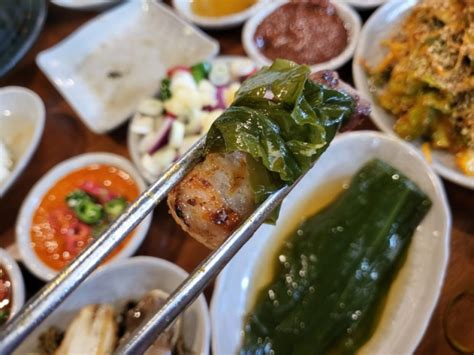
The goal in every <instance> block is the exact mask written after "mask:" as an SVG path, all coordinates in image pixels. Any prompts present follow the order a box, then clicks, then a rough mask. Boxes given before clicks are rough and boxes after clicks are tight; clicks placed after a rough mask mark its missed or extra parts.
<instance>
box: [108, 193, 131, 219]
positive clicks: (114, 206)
mask: <svg viewBox="0 0 474 355" xmlns="http://www.w3.org/2000/svg"><path fill="white" fill-rule="evenodd" d="M126 208H127V201H126V200H125V199H124V198H123V197H117V198H114V199H112V200H110V201H109V202H107V203H106V204H105V205H104V210H105V213H106V214H107V217H108V218H109V219H110V220H114V219H116V218H117V217H118V216H120V215H121V214H122V213H123V211H125V209H126Z"/></svg>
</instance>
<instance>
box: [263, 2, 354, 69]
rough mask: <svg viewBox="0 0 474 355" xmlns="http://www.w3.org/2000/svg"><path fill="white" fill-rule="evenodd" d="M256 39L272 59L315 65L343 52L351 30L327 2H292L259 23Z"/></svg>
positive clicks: (264, 52) (266, 54)
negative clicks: (348, 31) (348, 29)
mask: <svg viewBox="0 0 474 355" xmlns="http://www.w3.org/2000/svg"><path fill="white" fill-rule="evenodd" d="M254 41H255V43H256V45H257V47H258V48H260V50H261V51H262V53H263V54H264V55H265V56H266V57H267V58H269V59H271V60H275V59H277V58H283V59H289V60H292V61H294V62H296V63H299V64H308V65H312V64H318V63H322V62H326V61H328V60H330V59H332V58H334V57H336V56H338V55H339V54H341V53H342V51H343V50H344V49H345V48H346V47H347V43H348V33H347V30H346V28H345V26H344V22H343V21H342V19H341V18H340V17H339V16H338V15H337V12H336V10H335V8H334V7H333V6H332V5H331V4H329V2H328V1H325V0H320V1H307V2H290V3H287V4H285V5H282V6H280V7H279V8H277V9H276V10H275V11H273V12H272V13H271V14H270V15H268V16H267V17H266V18H265V19H264V20H263V21H262V23H260V25H259V26H258V27H257V30H256V32H255V37H254Z"/></svg>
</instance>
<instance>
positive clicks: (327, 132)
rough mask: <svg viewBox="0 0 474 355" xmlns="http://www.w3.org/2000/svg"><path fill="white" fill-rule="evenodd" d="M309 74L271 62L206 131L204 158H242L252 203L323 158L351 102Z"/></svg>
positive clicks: (286, 63)
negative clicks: (247, 162) (247, 163)
mask: <svg viewBox="0 0 474 355" xmlns="http://www.w3.org/2000/svg"><path fill="white" fill-rule="evenodd" d="M309 75H310V69H309V67H307V66H305V65H297V64H295V63H293V62H290V61H287V60H281V59H278V60H276V61H275V62H274V63H273V64H272V65H271V66H270V67H264V68H263V69H261V70H260V71H258V72H257V73H256V74H254V75H253V76H251V77H250V78H248V79H247V80H246V81H244V82H243V83H242V86H241V87H240V89H239V90H238V92H237V94H236V98H235V100H234V102H233V104H232V106H231V107H230V108H228V109H227V110H226V111H225V112H224V113H223V114H222V115H221V116H220V117H219V118H218V119H217V120H216V121H214V123H213V125H212V126H211V128H210V130H209V132H208V134H207V140H206V154H207V153H209V152H226V153H230V152H235V151H242V152H246V153H248V155H249V156H250V157H251V158H252V162H251V164H250V167H251V169H250V170H251V181H252V185H253V186H252V188H253V190H254V191H255V197H256V203H257V204H259V203H261V202H262V201H263V200H265V198H266V197H267V196H268V195H270V194H271V193H273V192H274V191H276V190H277V189H278V188H280V187H281V186H283V185H285V184H292V183H293V182H295V181H296V180H297V179H298V178H299V177H300V176H301V175H302V174H303V173H304V172H305V171H306V170H308V169H309V167H310V166H311V164H312V163H313V162H314V161H315V160H316V159H317V158H318V157H319V156H320V155H321V154H322V153H323V152H324V150H325V149H326V148H327V147H328V146H329V143H330V142H331V140H332V139H333V138H334V136H335V134H336V132H337V130H338V129H339V127H340V126H341V124H342V123H343V122H344V121H345V120H347V119H348V118H349V117H350V116H351V114H352V112H353V110H354V108H355V102H354V100H353V99H352V97H350V96H349V95H347V94H345V93H341V92H339V91H336V90H332V89H328V88H326V87H324V86H322V85H318V84H316V83H315V82H313V81H312V80H310V79H309Z"/></svg>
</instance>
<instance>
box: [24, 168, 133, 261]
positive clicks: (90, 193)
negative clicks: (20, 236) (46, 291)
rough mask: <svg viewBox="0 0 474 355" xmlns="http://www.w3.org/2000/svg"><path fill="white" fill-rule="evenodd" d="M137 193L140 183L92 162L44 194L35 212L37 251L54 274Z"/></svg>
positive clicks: (32, 232)
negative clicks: (54, 271)
mask: <svg viewBox="0 0 474 355" xmlns="http://www.w3.org/2000/svg"><path fill="white" fill-rule="evenodd" d="M138 195H139V187H138V185H137V183H136V182H135V181H134V180H133V179H132V178H131V176H130V175H129V174H128V173H127V172H125V171H123V170H121V169H119V168H117V167H115V166H111V165H105V164H93V165H89V166H86V167H84V168H81V169H78V170H75V171H73V172H71V173H69V174H67V175H66V176H64V177H62V178H61V179H59V180H58V181H57V182H56V183H55V184H54V185H53V186H52V187H51V188H50V189H49V190H48V191H47V192H46V194H45V195H44V196H43V198H42V200H41V202H40V203H39V205H38V207H37V209H36V210H35V212H34V214H33V217H32V223H31V228H30V236H31V243H32V247H33V249H34V251H35V253H36V254H37V256H38V257H39V258H40V259H41V260H42V261H43V262H44V263H45V264H46V265H48V266H49V267H51V268H53V269H54V270H60V269H62V268H63V267H64V266H65V265H67V264H68V263H69V262H70V261H71V260H72V259H73V258H74V257H75V256H76V255H77V254H78V253H79V252H80V251H82V250H83V249H84V248H85V247H86V246H87V245H88V244H89V243H90V242H91V241H92V240H93V239H94V238H96V237H98V236H99V235H100V234H101V233H102V232H103V231H104V230H105V229H106V228H107V226H108V225H109V224H110V223H111V222H112V221H113V220H114V219H116V218H117V217H118V216H119V215H120V214H121V213H122V212H123V211H124V210H125V208H126V207H127V205H128V203H129V202H131V201H133V200H134V199H136V198H137V197H138ZM129 237H130V236H129ZM127 241H128V239H126V240H125V242H123V243H122V244H121V245H120V246H119V247H118V248H117V249H116V250H114V252H113V253H112V254H111V255H112V256H113V255H116V254H117V253H118V252H119V251H120V250H121V249H122V248H123V247H124V246H125V243H126V242H127Z"/></svg>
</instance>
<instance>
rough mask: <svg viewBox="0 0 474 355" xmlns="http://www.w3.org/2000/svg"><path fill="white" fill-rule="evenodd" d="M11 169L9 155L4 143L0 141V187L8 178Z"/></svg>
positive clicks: (11, 163) (11, 161)
mask: <svg viewBox="0 0 474 355" xmlns="http://www.w3.org/2000/svg"><path fill="white" fill-rule="evenodd" d="M12 169H13V160H12V157H11V154H10V152H9V150H8V148H7V146H6V144H5V143H4V142H2V141H1V140H0V185H2V184H3V183H4V182H5V181H6V180H7V178H8V177H9V176H10V174H11V171H12Z"/></svg>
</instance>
